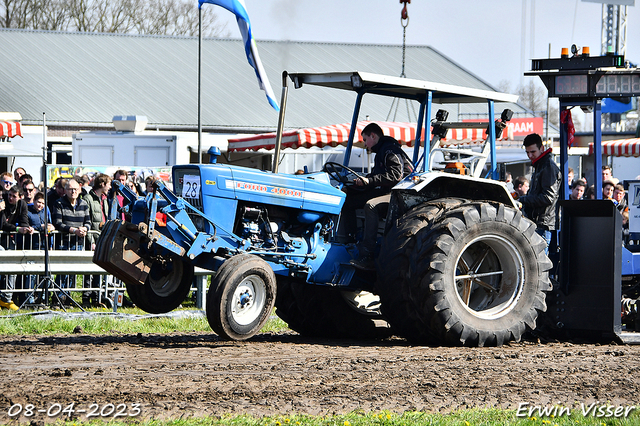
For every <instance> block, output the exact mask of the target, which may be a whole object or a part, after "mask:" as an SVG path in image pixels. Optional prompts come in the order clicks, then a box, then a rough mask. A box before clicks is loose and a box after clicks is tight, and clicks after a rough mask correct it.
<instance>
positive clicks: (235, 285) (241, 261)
mask: <svg viewBox="0 0 640 426" xmlns="http://www.w3.org/2000/svg"><path fill="white" fill-rule="evenodd" d="M275 300H276V278H275V274H274V273H273V270H272V269H271V268H270V267H269V265H268V264H267V262H265V261H264V260H262V259H261V258H259V257H258V256H254V255H251V254H239V255H236V256H233V257H231V258H230V259H228V260H226V261H225V262H224V263H223V264H222V266H220V268H219V269H218V272H217V273H216V275H215V277H214V278H213V280H212V282H211V286H210V287H209V292H208V293H207V320H208V321H209V325H210V326H211V328H212V329H213V331H214V332H215V333H216V334H217V335H218V336H220V337H222V338H224V339H230V340H246V339H249V338H251V337H253V336H254V335H255V334H256V333H258V332H259V331H260V329H262V327H263V326H264V324H265V323H266V322H267V320H268V319H269V316H270V315H271V311H273V306H274V304H275Z"/></svg>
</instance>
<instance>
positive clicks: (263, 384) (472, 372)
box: [0, 333, 640, 424]
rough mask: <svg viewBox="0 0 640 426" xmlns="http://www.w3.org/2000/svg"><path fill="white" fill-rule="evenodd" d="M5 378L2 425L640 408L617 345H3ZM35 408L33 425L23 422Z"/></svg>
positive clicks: (289, 337) (280, 339)
mask: <svg viewBox="0 0 640 426" xmlns="http://www.w3.org/2000/svg"><path fill="white" fill-rule="evenodd" d="M0 374H1V377H2V378H3V383H2V385H1V389H2V390H1V392H0V410H1V411H0V423H1V424H6V423H9V422H13V423H17V422H20V423H23V422H24V423H29V422H31V423H32V424H43V423H50V422H53V421H55V419H56V418H57V417H59V416H54V415H52V414H53V413H55V412H56V411H58V408H59V407H58V406H57V405H55V404H61V407H63V408H64V407H66V406H67V405H68V404H70V403H74V409H75V410H76V412H75V414H74V416H75V417H78V418H80V419H86V416H87V413H79V412H78V410H83V409H84V410H90V409H91V404H97V405H95V406H93V409H94V410H95V408H96V407H97V408H98V410H99V411H103V413H105V414H107V413H109V411H111V407H110V406H109V405H108V404H114V406H115V407H116V408H117V406H118V405H119V404H124V405H121V406H120V407H121V413H123V414H127V415H128V414H137V412H134V411H133V410H134V407H137V406H134V404H140V406H139V408H140V414H138V415H137V418H179V417H190V416H202V415H222V414H225V413H231V414H241V413H244V414H251V415H255V416H262V415H274V414H280V413H281V414H290V413H298V414H312V415H317V414H334V413H336V414H337V413H346V412H349V411H352V410H356V409H361V410H364V411H366V412H369V411H378V410H391V411H393V412H397V413H401V412H404V411H407V410H421V411H433V412H437V411H439V412H447V411H451V410H455V409H460V408H467V407H486V406H490V407H502V408H518V404H519V403H521V402H528V403H530V404H535V405H543V406H544V405H553V404H560V405H564V406H568V407H573V408H576V403H577V404H580V403H587V404H589V403H592V402H601V403H605V402H609V403H611V404H613V405H625V406H629V405H635V406H638V405H640V404H639V403H640V397H639V395H640V380H638V377H640V346H619V345H615V344H612V345H578V344H571V343H547V344H539V343H535V342H523V343H515V344H511V345H508V346H505V347H502V348H448V347H423V346H420V347H418V346H411V345H409V344H407V343H406V342H405V341H404V340H400V339H390V340H386V341H383V342H379V341H372V342H361V341H357V342H356V341H346V340H332V341H328V340H310V339H306V338H303V337H300V336H298V335H296V334H293V333H291V334H277V335H269V334H267V335H259V336H257V337H256V338H254V339H252V340H251V341H249V342H242V343H239V342H226V341H220V340H219V339H218V338H217V336H215V335H214V334H206V333H190V334H170V335H144V336H143V335H140V334H138V335H115V336H88V335H81V334H80V335H71V336H53V337H42V336H35V337H34V336H24V337H15V336H8V337H7V336H5V337H0ZM27 404H32V405H33V407H32V409H33V410H34V414H33V415H32V416H30V417H29V418H26V417H25V416H24V415H22V414H21V415H15V414H16V411H17V410H18V409H19V408H20V407H22V413H23V414H24V412H25V410H26V407H27ZM11 407H13V410H14V411H13V412H11V413H9V412H10V410H11ZM37 410H40V411H39V412H38V411H37ZM47 411H48V412H49V413H47ZM9 414H12V416H11V417H10V416H9ZM94 414H96V412H94ZM109 416H113V414H108V415H107V416H106V417H109Z"/></svg>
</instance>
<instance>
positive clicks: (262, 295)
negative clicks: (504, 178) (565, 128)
mask: <svg viewBox="0 0 640 426" xmlns="http://www.w3.org/2000/svg"><path fill="white" fill-rule="evenodd" d="M288 79H290V80H291V81H292V82H293V83H294V85H295V87H296V88H301V87H303V86H305V85H314V86H323V87H328V88H332V89H335V90H348V91H352V92H355V93H356V94H357V98H356V108H355V111H354V113H353V119H352V123H356V122H357V121H358V115H359V111H360V105H361V103H362V100H363V96H364V95H365V94H368V95H375V96H386V97H393V98H400V99H408V100H412V101H417V102H418V103H419V104H420V111H419V117H418V129H417V130H418V131H417V137H416V143H415V151H414V153H413V154H414V155H413V159H412V160H413V163H414V172H413V173H412V174H411V175H410V176H408V177H406V178H405V179H404V180H403V181H402V182H400V183H399V184H398V185H397V186H396V187H394V188H393V190H392V197H391V203H390V207H389V212H388V215H387V217H386V220H383V221H381V223H380V227H379V228H380V235H379V244H378V250H377V251H378V257H377V264H378V267H377V270H376V271H363V270H358V269H356V268H354V266H352V265H351V264H350V261H351V260H352V259H354V258H355V257H357V255H358V249H357V245H356V241H354V240H353V239H351V238H350V236H349V235H346V234H345V233H344V232H343V231H342V227H341V224H342V219H343V218H344V216H345V215H349V214H354V212H348V211H343V209H342V207H343V204H344V202H345V197H346V196H347V195H346V191H345V189H346V188H347V187H349V186H350V185H351V184H352V182H353V178H354V177H355V176H358V173H357V172H356V171H354V170H352V169H350V168H349V167H348V165H349V157H350V155H351V150H352V148H353V140H354V135H355V132H356V130H355V126H354V127H353V128H352V129H351V135H350V138H349V143H348V146H347V148H346V151H345V155H344V160H343V162H342V163H327V164H326V165H325V166H324V168H323V170H322V171H318V172H310V173H305V174H302V175H289V174H282V173H278V172H277V164H278V160H277V159H278V156H279V148H278V145H277V146H276V157H275V158H276V159H275V160H274V168H273V170H272V171H262V170H257V169H251V168H244V167H237V166H232V165H227V164H220V163H218V162H216V155H215V154H216V153H215V152H211V154H212V155H211V158H212V160H211V162H210V164H187V165H178V166H174V167H173V184H174V188H173V191H171V190H169V189H168V188H167V187H165V186H164V185H163V184H162V183H157V184H156V187H155V191H154V193H153V194H149V195H148V196H147V197H146V198H138V197H136V196H135V195H134V194H133V193H131V192H129V191H128V190H127V188H125V187H121V186H119V185H118V186H119V187H118V189H119V191H120V192H122V193H123V194H124V195H125V197H126V198H127V199H128V201H129V205H128V207H126V213H127V216H128V217H129V218H130V219H128V220H127V221H120V220H113V221H109V222H108V223H107V224H106V226H105V228H104V230H103V232H102V235H101V237H100V240H99V242H98V244H97V248H96V252H95V256H94V261H95V262H96V263H97V264H99V265H100V266H102V267H103V268H104V269H105V270H107V271H108V272H109V273H111V274H113V275H114V276H116V277H118V278H120V279H121V280H123V281H124V282H125V283H126V287H127V292H128V293H129V296H130V298H131V299H132V301H133V302H134V303H135V304H136V305H137V306H138V307H140V308H142V309H143V310H145V311H147V312H152V313H161V312H167V311H170V310H172V309H175V308H176V307H178V306H179V305H180V304H181V302H182V301H183V300H184V298H185V297H186V296H187V294H188V293H189V291H190V288H191V284H192V280H193V275H194V268H196V267H198V268H204V269H206V270H209V271H211V284H210V286H209V290H208V293H207V298H206V311H207V318H208V321H209V324H210V325H211V328H212V329H213V330H214V331H215V332H216V333H217V334H218V335H220V336H221V337H223V338H227V339H233V340H244V339H248V338H250V337H251V336H253V335H255V334H256V333H257V332H258V331H259V330H260V329H261V328H262V326H263V325H264V323H265V322H266V320H267V319H268V318H269V316H270V314H271V312H272V311H273V308H274V306H275V308H276V312H277V314H278V315H279V316H280V317H281V318H282V319H283V320H284V321H285V322H287V323H288V324H289V326H290V327H291V328H292V329H293V330H295V331H297V332H299V333H301V334H304V335H308V336H326V337H349V338H375V337H385V336H388V335H390V334H392V333H394V334H397V335H400V336H403V337H406V338H407V339H409V340H410V341H412V342H419V343H434V344H442V343H445V344H453V345H468V346H485V345H486V346H489V345H502V344H503V343H506V342H509V341H511V340H516V341H517V340H519V339H520V338H521V337H522V335H523V333H524V332H525V331H526V330H527V329H534V328H535V327H536V318H537V317H538V314H539V312H543V311H545V310H546V304H545V296H546V294H545V292H547V291H549V290H551V288H552V286H551V283H550V280H549V270H550V269H551V267H552V264H551V261H550V260H549V258H548V257H547V255H546V254H545V248H546V244H545V242H544V240H543V239H542V238H541V237H540V236H539V235H538V234H537V233H536V232H535V225H534V224H533V223H532V222H531V221H529V220H528V219H526V218H525V217H524V216H523V215H522V214H521V212H520V210H519V209H518V208H517V206H516V204H515V202H514V200H513V199H512V197H511V196H510V194H509V192H508V190H507V188H506V186H505V184H504V183H502V182H499V181H498V180H497V177H498V168H497V164H496V151H495V140H496V137H497V136H498V135H499V133H500V132H501V131H502V130H503V129H504V128H505V127H506V122H507V121H508V120H509V119H510V117H511V114H510V111H508V110H506V111H505V112H504V113H503V114H502V117H501V119H500V120H496V121H495V122H493V123H491V124H489V123H487V122H484V123H481V122H472V123H468V122H461V123H451V122H447V121H446V118H447V117H446V116H447V114H446V111H440V112H438V114H436V118H435V120H433V123H432V126H433V135H432V131H431V128H432V126H429V125H427V126H425V128H424V129H423V128H422V123H423V122H424V121H425V117H428V118H430V117H431V111H432V105H433V104H434V103H435V104H442V105H444V104H459V103H478V104H481V105H482V104H484V105H486V106H487V109H488V113H489V117H493V116H494V107H495V102H503V103H509V102H515V101H516V99H517V97H516V96H513V95H507V94H502V93H496V92H492V91H486V90H479V89H471V88H465V87H458V86H451V85H446V84H440V83H431V82H425V81H419V80H411V79H406V78H396V77H389V76H382V75H376V74H368V73H361V72H351V73H325V74H287V73H284V76H283V81H284V84H283V92H282V93H283V102H282V105H286V96H287V81H288ZM284 110H285V108H282V111H281V114H282V115H281V117H280V121H279V126H278V127H279V128H278V140H279V139H280V138H281V135H282V128H283V121H284ZM452 127H465V128H484V129H486V130H487V139H486V142H485V145H484V146H483V147H482V150H480V151H479V150H477V149H476V150H471V149H454V148H447V147H443V146H441V145H440V140H441V139H442V138H444V137H445V136H446V134H447V130H448V129H449V128H452ZM423 133H424V137H423V138H421V137H420V136H421V134H423ZM421 140H424V141H427V143H426V144H425V143H421ZM436 152H439V155H440V157H439V158H440V159H441V160H442V161H440V162H438V163H437V164H436V162H435V161H434V158H435V153H436ZM447 161H452V162H456V163H459V162H462V163H464V166H463V167H462V168H445V167H441V168H443V169H444V170H436V169H437V168H438V166H443V165H444V163H446V162H447ZM452 170H454V171H456V173H451V171H452ZM460 170H463V171H464V172H461V171H460ZM487 177H489V178H493V179H487Z"/></svg>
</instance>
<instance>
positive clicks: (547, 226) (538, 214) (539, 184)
mask: <svg viewBox="0 0 640 426" xmlns="http://www.w3.org/2000/svg"><path fill="white" fill-rule="evenodd" d="M523 145H524V149H525V151H526V152H527V156H528V157H529V159H530V160H531V165H532V166H533V175H532V176H531V184H530V185H529V192H527V194H526V195H523V196H522V197H520V198H518V201H519V202H520V203H521V204H522V207H523V210H524V214H525V216H527V217H528V218H529V219H531V220H532V221H533V222H534V223H535V224H536V232H537V233H538V234H540V235H541V236H542V237H543V238H544V239H545V241H546V242H547V249H546V251H547V253H548V251H549V248H548V246H549V244H550V243H551V234H552V232H553V231H554V230H555V229H556V217H557V202H558V195H559V191H560V185H561V184H562V173H561V172H560V169H559V168H558V166H557V165H556V163H555V162H554V161H553V158H552V155H551V148H549V149H547V150H546V151H542V138H541V137H540V135H538V134H537V133H531V134H530V135H527V136H526V137H525V138H524V142H523Z"/></svg>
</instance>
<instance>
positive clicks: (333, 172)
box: [322, 161, 360, 186]
mask: <svg viewBox="0 0 640 426" xmlns="http://www.w3.org/2000/svg"><path fill="white" fill-rule="evenodd" d="M322 171H323V172H326V173H328V174H329V176H330V177H331V178H332V179H333V180H337V181H338V182H340V183H342V184H343V185H349V186H355V184H354V183H353V180H354V179H355V178H359V177H360V175H359V174H358V172H356V171H355V170H353V169H350V168H349V167H347V166H344V165H342V164H340V163H335V162H333V161H328V162H326V163H325V165H324V166H322ZM345 172H346V173H345ZM350 177H351V179H350Z"/></svg>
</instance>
